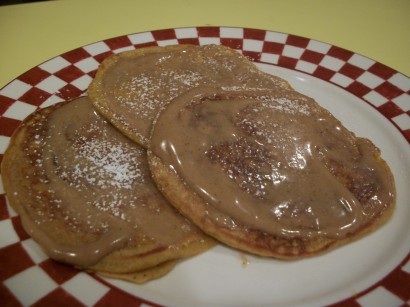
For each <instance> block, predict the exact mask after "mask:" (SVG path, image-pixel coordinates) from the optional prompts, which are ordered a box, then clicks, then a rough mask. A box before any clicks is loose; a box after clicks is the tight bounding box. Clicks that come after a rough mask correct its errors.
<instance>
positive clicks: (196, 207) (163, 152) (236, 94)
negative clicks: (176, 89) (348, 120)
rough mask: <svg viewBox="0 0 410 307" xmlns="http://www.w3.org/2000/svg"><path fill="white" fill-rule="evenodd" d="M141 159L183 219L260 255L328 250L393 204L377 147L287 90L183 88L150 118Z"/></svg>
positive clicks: (371, 226)
mask: <svg viewBox="0 0 410 307" xmlns="http://www.w3.org/2000/svg"><path fill="white" fill-rule="evenodd" d="M148 161H149V165H150V169H151V173H152V175H153V178H154V180H155V181H156V183H157V185H158V187H159V189H160V190H161V191H162V193H163V194H164V195H165V196H166V197H167V198H168V200H169V201H170V202H171V203H172V205H173V206H174V207H176V208H177V209H178V210H179V211H180V212H181V213H182V214H183V215H185V216H187V217H188V218H189V219H190V220H191V221H192V222H193V223H194V224H196V225H197V226H198V227H199V228H201V229H202V230H203V231H204V232H206V233H208V234H209V235H211V236H213V237H215V238H216V239H218V240H219V241H221V242H223V243H225V244H227V245H229V246H231V247H234V248H237V249H240V250H243V251H246V252H249V253H253V254H257V255H261V256H268V257H275V258H281V259H295V258H300V257H306V256H311V255H317V254H319V253H322V252H325V251H329V250H331V249H333V248H335V247H337V246H340V245H343V244H346V243H348V242H351V241H353V240H355V239H358V238H360V237H362V236H363V235H365V234H367V233H369V232H371V231H374V230H376V229H377V228H378V227H380V226H381V225H382V224H383V223H384V222H385V221H387V219H388V218H389V217H390V215H391V213H392V211H393V208H394V203H395V185H394V178H393V175H392V173H391V171H390V169H389V167H388V165H387V164H386V162H385V161H384V160H383V159H382V158H381V154H380V150H379V149H378V148H377V147H376V146H375V145H374V144H373V143H372V142H371V141H369V140H368V139H365V138H360V137H357V136H355V135H354V134H353V133H352V132H350V131H349V130H347V129H346V128H345V127H343V125H342V123H341V122H340V121H339V120H337V119H336V118H335V117H334V116H332V114H330V113H329V112H328V111H327V110H325V109H324V108H322V107H320V106H319V105H318V104H317V103H316V102H315V101H314V100H313V99H311V98H309V97H306V96H304V95H302V94H299V93H297V92H295V91H292V90H282V89H276V90H271V91H264V90H261V91H242V90H233V91H228V90H222V89H215V88H197V89H194V90H192V91H189V92H187V93H185V94H183V95H181V96H180V97H178V98H176V99H175V100H174V101H173V102H172V103H171V104H169V105H168V107H167V108H166V109H164V110H163V111H162V112H161V113H160V115H159V117H158V119H157V120H156V122H155V124H154V126H153V130H152V135H151V141H150V146H149V151H148Z"/></svg>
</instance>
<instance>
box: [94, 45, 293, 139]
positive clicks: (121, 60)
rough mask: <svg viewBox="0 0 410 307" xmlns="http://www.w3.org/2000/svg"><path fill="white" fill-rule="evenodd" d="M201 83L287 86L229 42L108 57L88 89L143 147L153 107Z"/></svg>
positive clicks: (99, 105)
mask: <svg viewBox="0 0 410 307" xmlns="http://www.w3.org/2000/svg"><path fill="white" fill-rule="evenodd" d="M204 85H207V86H221V87H223V86H229V87H233V86H239V87H246V88H276V87H281V88H290V85H289V84H288V83H287V82H286V81H285V80H283V79H280V78H278V77H274V76H272V75H270V74H267V73H264V72H262V71H260V70H258V68H257V67H256V66H255V65H254V64H253V63H252V62H251V61H249V60H248V59H247V58H245V57H244V56H242V55H240V54H239V53H238V52H236V51H235V50H233V49H230V48H228V47H225V46H219V45H207V46H191V45H176V46H166V47H147V48H141V49H137V50H133V51H126V52H123V53H120V54H116V55H113V56H111V57H109V58H108V59H106V60H105V61H104V62H103V63H102V64H101V65H100V67H99V68H98V70H97V74H96V76H95V78H94V80H93V81H92V82H91V84H90V86H89V89H88V94H89V97H90V99H91V100H92V102H93V104H94V106H95V107H96V109H97V110H98V111H99V112H100V113H101V114H102V115H103V116H104V117H105V118H106V119H107V120H109V121H110V122H111V123H112V124H113V125H114V126H116V127H117V128H118V129H119V130H121V131H122V132H123V133H124V134H125V135H127V136H128V137H130V138H131V139H132V140H134V141H135V142H137V143H139V144H140V145H142V146H144V147H146V146H147V144H148V139H149V135H150V131H151V126H152V122H153V120H154V119H155V117H156V116H157V114H158V112H159V111H160V110H162V109H163V108H164V107H165V106H166V105H167V104H168V103H169V102H170V101H171V100H172V99H173V98H175V97H177V96H179V95H180V94H182V93H183V92H185V91H187V90H189V89H192V88H194V87H197V86H204Z"/></svg>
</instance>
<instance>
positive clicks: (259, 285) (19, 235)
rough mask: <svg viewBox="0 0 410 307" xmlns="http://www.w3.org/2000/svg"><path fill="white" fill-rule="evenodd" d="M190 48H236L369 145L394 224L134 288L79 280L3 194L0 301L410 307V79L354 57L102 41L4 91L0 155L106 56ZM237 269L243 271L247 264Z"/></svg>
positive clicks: (196, 36) (255, 47)
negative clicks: (379, 162)
mask: <svg viewBox="0 0 410 307" xmlns="http://www.w3.org/2000/svg"><path fill="white" fill-rule="evenodd" d="M187 42H188V43H194V44H208V43H222V44H225V45H228V46H230V47H234V48H237V49H239V50H242V52H243V53H244V54H245V55H247V56H249V57H250V58H252V59H253V60H254V61H255V62H257V63H258V65H259V66H260V68H261V69H262V70H265V71H266V72H268V73H272V74H275V75H278V76H280V77H283V78H284V79H286V80H288V81H289V82H290V83H291V84H292V85H293V87H294V88H295V89H296V90H298V91H299V92H301V93H303V94H305V95H308V96H311V97H313V98H314V99H315V100H316V101H318V103H319V104H321V105H322V106H324V107H325V108H327V109H328V110H330V111H331V112H332V113H333V114H334V115H335V116H336V117H337V118H338V119H340V120H341V121H342V122H343V124H344V125H345V126H346V127H348V128H349V129H351V130H352V131H354V132H355V133H356V134H357V135H359V136H363V137H367V138H369V139H371V140H372V141H373V142H374V143H375V144H376V145H377V146H378V147H379V148H380V149H381V151H382V157H383V158H384V159H385V160H386V161H387V162H388V164H389V165H390V167H391V169H392V171H393V174H394V176H395V180H396V185H397V197H398V198H397V206H396V210H395V212H394V214H393V217H392V219H391V220H390V221H389V222H388V223H387V224H386V225H385V226H383V227H382V228H381V229H379V230H377V231H376V232H374V233H372V234H371V235H369V236H366V237H365V238H363V239H361V240H358V241H356V242H353V243H351V244H348V245H346V246H344V247H341V248H338V249H336V250H334V251H332V252H330V253H327V254H325V255H322V256H317V257H312V258H309V259H303V260H298V261H278V260H274V259H262V258H258V257H254V256H251V255H245V254H243V253H239V252H238V251H235V250H232V249H229V248H226V247H222V246H217V247H215V248H213V249H212V250H210V251H208V252H205V253H203V254H201V255H199V256H197V257H194V258H190V259H187V260H185V261H182V262H180V263H179V264H178V265H177V266H176V268H175V269H174V270H173V271H172V272H171V273H169V274H168V275H166V276H165V277H163V278H161V279H158V280H155V281H151V282H149V283H147V284H144V285H134V284H131V283H127V282H123V281H118V280H111V279H103V278H100V277H98V276H95V275H88V274H86V273H79V272H77V271H76V270H74V269H71V268H67V267H66V266H64V265H61V264H58V263H55V262H54V261H52V260H50V259H48V258H47V257H46V256H45V255H44V254H43V253H42V252H41V250H40V248H39V247H38V246H37V244H36V243H35V242H33V241H32V240H31V239H30V238H28V236H27V235H26V234H25V233H24V231H22V229H21V225H20V222H19V218H18V217H17V216H16V215H15V213H14V212H13V211H12V209H11V208H10V207H9V206H7V205H6V203H5V201H4V200H5V196H4V195H2V196H1V197H2V198H1V200H2V202H0V218H1V220H0V229H2V230H3V231H2V233H3V234H2V237H1V239H0V259H4V261H3V263H2V266H1V268H0V281H1V282H2V288H1V289H0V297H1V296H2V294H3V297H5V298H6V299H7V300H9V301H14V302H16V301H17V302H20V303H22V304H23V305H29V304H32V303H36V302H37V303H44V304H45V303H47V302H54V303H56V302H60V303H63V302H65V303H67V302H71V303H72V304H78V303H79V302H81V303H82V304H85V305H94V304H97V305H99V306H104V305H110V304H112V303H113V302H116V303H118V302H123V303H124V304H133V305H137V306H138V305H141V304H143V303H145V304H149V303H150V302H152V303H155V304H161V305H167V306H171V305H172V306H210V305H217V306H250V305H252V306H324V305H331V304H334V303H338V302H339V303H345V304H353V303H356V304H360V305H363V306H376V305H379V306H393V305H397V306H398V305H401V304H404V303H405V302H407V303H408V301H409V300H410V295H409V294H408V292H409V291H408V289H409V288H410V263H409V259H410V253H409V251H410V231H409V230H410V226H409V223H408V220H409V219H410V206H408V203H409V199H410V189H409V188H408V187H409V183H410V147H409V141H408V140H409V139H410V116H409V115H408V111H409V110H410V95H409V94H408V91H409V90H410V79H409V78H408V77H406V76H404V75H402V74H400V73H398V72H396V71H394V70H392V69H390V68H388V67H386V66H384V65H382V64H380V63H377V62H375V61H373V60H370V59H368V58H365V57H363V56H360V55H357V54H354V53H352V52H350V51H347V50H344V49H341V48H338V47H335V46H331V45H328V44H325V43H322V42H317V41H314V40H309V39H306V38H302V37H297V36H293V35H288V34H284V33H277V32H271V31H264V30H254V29H243V28H227V27H198V28H182V29H168V30H160V31H151V32H144V33H137V34H131V35H126V36H122V37H117V38H112V39H107V40H105V41H101V42H97V43H94V44H91V45H87V46H84V47H82V48H78V49H75V50H73V51H70V52H67V53H65V54H63V55H60V56H58V57H56V58H53V59H51V60H50V61H47V62H45V63H43V64H40V65H39V66H37V67H35V68H33V69H31V70H30V71H28V72H27V73H25V74H23V75H22V76H19V77H18V78H16V79H15V80H13V81H12V82H11V83H9V84H8V85H7V86H5V87H4V88H3V89H1V90H0V107H1V109H0V110H1V114H2V116H1V117H0V134H1V136H0V149H1V150H2V152H4V149H5V148H6V146H7V144H8V141H9V137H10V135H11V133H12V131H13V130H14V128H15V127H16V126H17V125H18V124H19V122H20V121H21V120H23V119H24V117H25V116H27V115H28V114H29V113H31V112H32V111H33V110H34V109H35V108H36V107H37V106H39V107H44V106H47V105H50V104H53V103H55V102H57V101H61V100H64V99H70V98H74V97H77V96H79V95H81V94H83V93H84V92H85V91H86V89H87V86H88V84H89V82H90V81H91V79H92V77H93V76H94V73H95V70H96V69H97V67H98V65H99V63H100V62H101V61H102V60H103V59H104V58H105V57H106V56H108V55H110V54H112V53H113V52H115V53H117V52H120V51H123V50H128V49H134V48H138V47H142V46H147V45H167V44H178V43H187ZM406 112H407V113H406ZM406 137H407V139H406ZM244 260H246V261H248V262H249V263H248V264H247V265H244V264H243V262H244ZM24 284H27V287H29V289H30V290H29V291H27V287H25V286H24ZM85 289H86V290H85ZM70 300H71V301H70Z"/></svg>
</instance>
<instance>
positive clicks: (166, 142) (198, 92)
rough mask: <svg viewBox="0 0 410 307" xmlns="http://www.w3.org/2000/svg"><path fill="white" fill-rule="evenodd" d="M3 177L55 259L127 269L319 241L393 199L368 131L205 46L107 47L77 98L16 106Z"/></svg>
mask: <svg viewBox="0 0 410 307" xmlns="http://www.w3.org/2000/svg"><path fill="white" fill-rule="evenodd" d="M2 177H3V182H4V187H5V190H6V192H7V195H8V198H9V200H10V203H11V205H12V206H13V207H14V208H15V210H16V211H17V212H18V213H19V215H20V216H21V219H22V223H23V226H24V228H25V229H26V231H27V232H28V233H29V234H30V235H31V236H32V237H33V238H34V239H35V240H36V241H37V242H38V243H39V244H40V245H41V246H42V247H43V248H44V250H45V251H46V253H47V254H48V255H49V256H50V257H51V258H53V259H56V260H58V261H62V262H66V263H69V264H71V265H73V266H75V267H78V268H81V269H84V270H88V271H93V272H98V273H100V274H103V275H106V276H109V277H115V278H121V279H126V280H130V281H133V282H136V283H142V282H146V281H147V280H150V279H153V278H158V277H160V276H162V275H164V274H166V273H167V272H169V271H170V270H171V269H172V268H173V267H174V265H175V263H176V262H177V261H178V260H179V259H183V258H185V257H190V256H193V255H196V254H198V253H201V252H204V251H205V250H207V249H209V248H211V247H212V246H213V245H214V244H215V242H221V243H223V244H226V245H228V246H230V247H233V248H237V249H240V250H241V251H245V252H249V253H253V254H256V255H261V256H270V257H275V258H283V259H289V258H300V257H304V256H308V255H315V254H318V253H320V252H323V251H326V250H329V249H331V248H333V247H336V246H339V245H341V244H345V243H347V242H350V241H352V240H354V239H356V238H359V237H361V236H363V235H364V234H366V233H368V232H370V231H372V230H374V229H376V228H377V227H378V226H380V225H381V224H382V223H383V222H385V221H386V220H387V219H388V217H389V216H390V215H391V212H392V210H393V206H394V202H395V187H394V179H393V176H392V174H391V172H390V170H389V167H388V166H387V164H386V163H385V162H384V161H383V160H382V158H381V157H380V151H379V150H378V149H377V148H376V147H375V146H374V145H373V144H372V143H371V142H370V141H369V140H367V139H363V138H358V137H356V136H355V135H354V134H353V133H352V132H350V131H348V130H347V129H346V128H344V127H343V125H342V124H341V123H340V122H339V121H338V120H337V119H335V118H334V117H333V116H332V115H331V114H330V113H329V112H328V111H326V110H325V109H323V108H322V107H320V106H319V105H318V104H317V103H316V102H315V101H313V100H312V99H311V98H309V97H306V96H304V95H302V94H300V93H297V92H296V91H294V90H293V89H292V88H291V86H290V85H289V84H288V83H287V82H286V81H284V80H282V79H280V78H278V77H274V76H272V75H269V74H266V73H263V72H261V71H260V70H258V69H257V67H256V66H255V65H254V64H253V63H252V62H250V61H249V60H247V59H246V58H245V57H243V56H241V55H240V54H239V53H237V52H236V51H234V50H232V49H229V48H227V47H223V46H216V45H209V46H202V47H200V46H168V47H149V48H143V49H138V50H135V51H128V52H124V53H121V54H117V55H113V56H111V57H109V58H108V59H106V60H105V61H104V62H103V63H102V64H101V65H100V67H99V69H98V71H97V74H96V77H95V79H94V80H93V81H92V83H91V85H90V87H89V90H88V97H82V98H78V99H76V100H73V101H69V102H62V103H59V104H56V105H54V106H51V107H48V108H45V109H41V110H38V111H36V112H35V113H34V114H32V115H31V116H29V117H28V118H27V119H26V120H24V122H23V123H22V125H21V126H20V127H19V128H18V129H17V130H16V132H15V133H14V135H13V136H12V139H11V143H10V146H9V148H8V149H7V151H6V153H5V155H4V159H3V162H2ZM215 239H216V240H215Z"/></svg>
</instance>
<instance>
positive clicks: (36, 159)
mask: <svg viewBox="0 0 410 307" xmlns="http://www.w3.org/2000/svg"><path fill="white" fill-rule="evenodd" d="M42 121H43V122H39V123H38V124H36V125H33V127H32V128H33V129H32V130H31V131H30V136H29V139H28V140H27V141H26V142H25V145H24V151H26V152H27V153H28V154H30V156H28V155H27V156H26V157H29V158H30V159H31V161H32V162H31V163H32V164H34V169H35V172H36V173H35V175H33V176H36V178H38V180H37V179H36V180H37V182H35V183H34V184H33V185H32V186H30V185H29V187H28V189H30V192H29V194H30V195H29V197H30V198H31V199H33V201H32V202H33V203H34V204H33V205H27V206H24V207H21V208H18V209H19V213H20V215H21V219H22V223H23V226H24V228H25V229H26V231H27V232H28V233H29V234H30V235H31V236H32V237H33V238H34V239H36V240H37V241H38V242H39V243H40V244H41V245H42V246H43V247H44V248H45V250H46V252H47V253H48V254H49V255H50V256H51V257H52V258H54V259H57V260H60V261H64V262H68V263H71V264H74V265H77V266H81V267H87V266H90V265H93V264H95V263H96V262H98V261H99V260H100V259H101V258H102V257H103V256H105V255H107V254H109V253H110V252H113V251H115V250H118V249H120V248H122V247H129V246H137V245H138V244H143V242H135V234H136V232H137V231H140V232H141V231H142V232H143V233H144V234H145V237H146V240H150V241H153V242H156V243H157V246H163V247H165V248H169V247H174V246H177V245H178V244H179V243H181V242H182V241H183V239H184V238H185V237H187V236H188V235H189V234H190V231H191V230H192V229H191V224H190V223H188V222H187V221H186V220H185V219H184V218H183V217H182V216H180V215H179V214H177V213H175V210H174V209H173V208H171V207H170V206H169V204H168V203H167V202H166V200H165V199H164V198H163V197H162V195H161V194H160V192H159V191H158V190H157V188H156V186H155V184H154V183H153V181H152V179H151V177H150V173H149V169H148V166H147V163H146V153H145V150H143V149H142V148H140V147H139V146H138V145H136V144H134V143H133V142H132V141H130V140H129V139H127V138H126V137H124V136H123V135H122V134H121V133H120V132H118V131H117V130H116V129H115V128H113V127H112V126H111V125H110V124H109V123H108V122H107V121H105V120H104V119H102V117H100V116H99V115H97V113H95V111H94V109H93V107H92V105H91V103H90V102H89V101H88V98H80V99H77V100H75V101H72V102H69V103H67V104H64V105H63V106H61V107H59V108H56V109H55V110H54V111H53V112H52V113H51V114H48V117H47V118H45V117H44V118H42ZM44 121H46V122H44ZM32 187H33V188H32ZM25 188H26V185H24V184H18V185H16V190H15V192H14V193H16V194H18V193H21V194H23V190H19V189H25ZM55 222H57V225H60V226H61V225H64V227H65V229H61V233H70V232H71V233H73V234H80V236H82V235H83V236H84V238H85V239H84V241H82V242H79V240H78V239H77V240H73V242H71V244H70V240H69V239H70V238H67V240H66V241H67V244H59V243H57V242H56V240H53V239H51V237H50V235H49V234H48V233H47V231H45V229H47V227H49V226H50V225H51V226H52V225H54V223H55ZM61 222H63V223H61ZM51 226H50V227H51Z"/></svg>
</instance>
